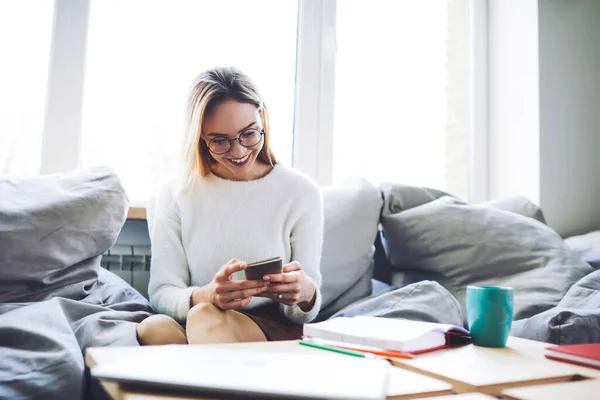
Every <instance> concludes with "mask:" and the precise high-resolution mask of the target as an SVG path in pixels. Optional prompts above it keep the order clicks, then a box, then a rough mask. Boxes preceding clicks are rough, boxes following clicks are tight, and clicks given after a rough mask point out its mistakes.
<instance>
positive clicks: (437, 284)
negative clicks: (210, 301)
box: [0, 168, 600, 399]
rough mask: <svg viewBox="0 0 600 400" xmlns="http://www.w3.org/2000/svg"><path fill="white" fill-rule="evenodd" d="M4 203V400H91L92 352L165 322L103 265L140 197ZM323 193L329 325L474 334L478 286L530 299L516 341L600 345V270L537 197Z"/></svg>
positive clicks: (31, 195)
mask: <svg viewBox="0 0 600 400" xmlns="http://www.w3.org/2000/svg"><path fill="white" fill-rule="evenodd" d="M0 194H1V195H0V302H1V303H0V398H46V399H54V398H57V399H58V398H78V397H88V396H89V394H90V388H89V387H88V386H87V385H86V384H85V382H86V381H85V379H84V377H85V368H84V362H83V351H84V350H85V348H86V347H89V346H110V345H137V341H136V337H135V328H136V325H137V323H139V322H140V321H141V320H143V319H144V318H146V317H147V316H149V315H151V314H152V312H153V311H152V308H151V307H150V304H149V303H148V301H147V299H146V298H145V297H144V296H142V295H141V294H140V293H139V292H138V291H137V290H135V289H134V288H133V287H132V286H131V285H129V284H128V283H126V282H125V281H123V280H122V279H121V278H119V277H118V276H116V275H115V274H114V273H112V272H111V270H107V269H106V268H102V267H101V264H102V259H103V258H104V260H105V262H104V264H105V265H106V262H107V260H109V258H108V257H112V255H110V254H109V252H110V249H111V248H113V243H114V242H115V240H116V238H117V236H118V234H119V232H120V230H121V228H122V226H123V224H124V222H125V216H126V213H127V196H126V195H125V192H124V190H123V188H122V187H121V185H120V183H119V180H118V178H117V177H116V175H115V174H114V173H113V172H112V171H110V170H108V169H105V168H93V169H89V170H81V171H74V172H72V173H68V174H63V175H53V176H45V177H38V178H28V179H0ZM323 194H324V199H325V202H324V204H325V230H324V243H323V254H322V260H321V271H322V274H323V285H322V291H323V298H324V301H323V307H322V309H321V312H320V314H319V317H318V318H319V319H320V320H322V319H326V318H331V317H332V316H337V315H348V316H351V315H376V316H382V317H390V318H409V319H417V320H426V321H433V322H444V323H452V324H458V325H460V324H464V290H465V288H466V286H467V285H470V284H501V285H510V286H513V287H515V290H516V297H515V322H514V324H513V330H512V334H513V335H517V336H521V337H527V338H533V339H537V340H542V341H546V342H551V343H581V342H589V341H600V329H599V328H600V324H599V321H600V272H598V271H596V269H595V268H596V267H597V265H596V264H594V266H593V265H592V264H590V263H587V262H585V261H584V260H583V259H582V254H583V253H582V252H580V251H576V250H574V249H571V248H570V247H569V246H567V244H566V243H565V241H564V240H563V239H562V238H560V237H559V236H558V235H557V234H556V233H555V232H554V231H553V230H552V229H550V228H549V227H548V226H546V225H545V223H544V221H543V214H542V212H541V210H539V208H538V207H537V206H535V205H534V204H531V203H530V202H528V201H527V200H526V199H523V198H519V197H515V198H507V199H500V200H497V201H493V202H488V203H484V204H476V205H471V204H467V203H465V202H463V201H461V200H459V199H456V198H454V197H452V196H450V195H448V194H446V193H443V192H440V191H437V190H433V189H428V188H419V187H414V186H403V185H397V184H387V185H386V184H383V185H380V186H379V187H376V186H374V185H372V184H370V183H369V182H367V181H365V180H364V179H358V178H357V179H353V180H349V181H347V182H345V183H344V184H339V185H333V186H330V187H327V188H324V191H323ZM133 257H135V256H133ZM144 257H145V258H144ZM144 257H142V259H143V260H145V261H144V262H142V264H141V265H142V267H141V268H140V271H142V272H144V274H147V270H146V269H147V267H146V265H147V263H146V261H147V260H148V256H147V255H145V256H144ZM134 260H135V258H132V259H131V261H132V262H131V263H132V264H138V263H137V262H134ZM130 272H131V274H130V276H133V274H134V273H135V272H136V271H133V270H132V271H130ZM122 275H123V276H124V277H126V275H125V274H122ZM144 276H147V275H144ZM138 285H141V287H144V286H145V285H146V282H143V281H142V282H141V283H138Z"/></svg>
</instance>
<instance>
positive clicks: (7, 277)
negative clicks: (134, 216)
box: [0, 167, 128, 303]
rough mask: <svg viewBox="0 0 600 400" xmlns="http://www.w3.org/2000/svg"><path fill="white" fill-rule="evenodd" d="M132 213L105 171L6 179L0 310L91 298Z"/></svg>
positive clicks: (0, 201)
mask: <svg viewBox="0 0 600 400" xmlns="http://www.w3.org/2000/svg"><path fill="white" fill-rule="evenodd" d="M127 205H128V200H127V195H126V194H125V191H124V190H123V187H122V186H121V183H120V182H119V179H118V178H117V176H116V175H115V174H114V172H113V171H112V170H110V169H108V168H104V167H97V168H90V169H82V170H77V171H72V172H69V173H64V174H55V175H43V176H39V177H31V178H0V302H4V303H8V302H22V301H42V300H46V299H49V298H52V297H55V296H60V297H65V298H71V299H79V298H83V297H85V296H87V295H88V294H89V293H90V287H91V285H93V283H94V282H95V281H96V278H97V272H96V271H97V269H96V266H97V265H99V263H100V257H101V255H102V253H103V252H105V251H106V250H107V249H108V248H110V246H111V245H112V244H113V242H114V241H115V240H116V238H117V235H118V233H119V231H120V229H121V227H122V225H123V223H124V221H125V218H126V215H127Z"/></svg>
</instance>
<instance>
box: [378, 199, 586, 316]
mask: <svg viewBox="0 0 600 400" xmlns="http://www.w3.org/2000/svg"><path fill="white" fill-rule="evenodd" d="M385 211H386V210H384V214H383V216H382V221H381V222H382V225H383V229H384V232H385V235H386V240H387V249H386V250H387V254H388V258H389V260H390V262H391V264H392V265H393V266H394V267H396V268H400V269H405V270H406V269H408V270H418V271H425V272H429V273H433V274H438V275H442V276H443V277H444V278H445V279H446V280H447V281H448V287H449V288H450V289H451V291H452V293H453V294H454V295H456V296H457V298H458V299H459V301H460V302H461V303H462V304H463V307H464V290H465V288H466V286H468V285H477V284H489V285H496V284H497V285H508V286H512V287H514V288H515V319H520V318H526V317H529V316H531V315H533V314H536V313H538V312H542V311H544V310H547V309H549V308H551V307H553V306H555V305H556V304H558V302H559V301H560V299H562V297H563V296H564V294H565V293H566V292H567V290H568V289H569V287H570V286H571V285H572V284H573V283H575V282H577V280H579V279H580V278H581V277H583V276H585V275H586V274H588V273H589V272H590V271H591V267H590V266H589V265H588V264H586V263H584V262H582V261H581V260H580V259H579V257H578V256H577V255H576V254H575V253H574V252H573V251H572V250H570V249H569V248H568V247H567V246H566V245H565V244H564V241H563V240H562V238H561V237H560V236H559V235H558V234H557V233H556V232H554V231H553V230H552V229H551V228H549V227H548V226H547V225H545V224H542V223H540V222H539V221H537V220H535V219H533V218H529V217H524V216H522V215H519V214H516V213H514V212H511V211H505V210H502V209H500V208H496V207H491V206H489V205H485V204H480V205H469V204H466V203H464V202H462V201H460V200H458V199H455V198H452V197H448V196H445V197H441V198H439V199H436V200H433V201H431V202H429V203H426V204H424V205H421V206H418V207H414V208H411V209H408V210H405V211H402V212H399V213H386V212H385Z"/></svg>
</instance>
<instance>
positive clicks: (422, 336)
mask: <svg viewBox="0 0 600 400" xmlns="http://www.w3.org/2000/svg"><path fill="white" fill-rule="evenodd" d="M303 334H304V336H305V337H314V338H320V339H325V340H335V341H339V342H345V343H351V344H359V345H365V346H372V347H378V348H380V349H386V350H393V351H399V352H404V353H415V354H416V353H422V352H426V351H432V350H436V349H441V348H444V347H447V346H451V345H458V344H466V343H470V341H471V336H470V333H469V331H467V330H466V329H464V328H461V327H459V326H455V325H446V324H437V323H432V322H421V321H409V320H404V319H392V318H382V317H367V316H358V317H337V318H332V319H329V320H326V321H323V322H316V323H312V324H305V325H304V330H303Z"/></svg>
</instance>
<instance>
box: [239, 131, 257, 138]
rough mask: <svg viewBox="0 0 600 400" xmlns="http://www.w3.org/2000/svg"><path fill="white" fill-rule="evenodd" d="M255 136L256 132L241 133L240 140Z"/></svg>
mask: <svg viewBox="0 0 600 400" xmlns="http://www.w3.org/2000/svg"><path fill="white" fill-rule="evenodd" d="M254 135H256V131H247V132H244V133H242V138H249V137H252V136H254Z"/></svg>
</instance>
